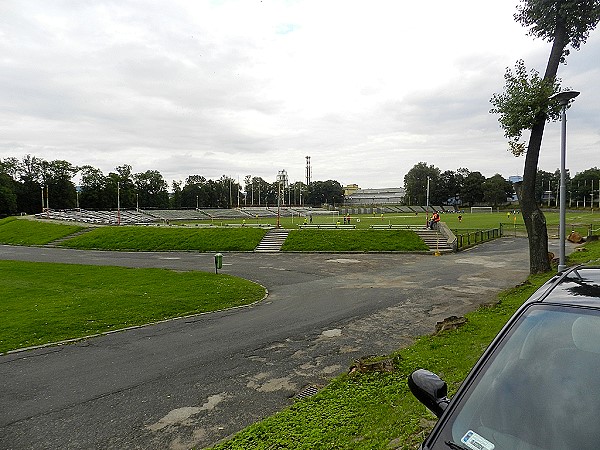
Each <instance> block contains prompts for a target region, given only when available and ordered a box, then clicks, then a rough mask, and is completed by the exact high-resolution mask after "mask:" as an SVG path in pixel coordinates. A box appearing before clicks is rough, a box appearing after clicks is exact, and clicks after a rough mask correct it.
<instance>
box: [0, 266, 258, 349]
mask: <svg viewBox="0 0 600 450" xmlns="http://www.w3.org/2000/svg"><path fill="white" fill-rule="evenodd" d="M0 292H2V295H1V296H0V313H1V317H2V320H1V321H0V352H6V351H8V350H14V349H17V348H22V347H29V346H34V345H40V344H46V343H49V342H56V341H60V340H65V339H72V338H78V337H82V336H87V335H92V334H96V333H102V332H105V331H111V330H117V329H122V328H126V327H130V326H134V325H143V324H147V323H151V322H156V321H159V320H164V319H168V318H172V317H178V316H183V315H188V314H196V313H201V312H208V311H215V310H220V309H225V308H231V307H234V306H240V305H246V304H249V303H253V302H255V301H257V300H260V299H261V298H263V296H264V295H265V289H264V288H263V287H262V286H259V285H257V284H255V283H252V282H250V281H247V280H243V279H241V278H237V277H233V276H230V275H225V274H219V275H215V274H212V273H205V272H175V271H170V270H163V269H130V268H124V267H105V266H84V265H76V264H50V263H29V262H19V261H0Z"/></svg>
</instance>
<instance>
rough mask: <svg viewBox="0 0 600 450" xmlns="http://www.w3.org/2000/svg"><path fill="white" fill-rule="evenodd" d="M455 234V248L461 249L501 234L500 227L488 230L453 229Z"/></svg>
mask: <svg viewBox="0 0 600 450" xmlns="http://www.w3.org/2000/svg"><path fill="white" fill-rule="evenodd" d="M453 233H454V235H455V236H456V250H463V249H465V248H467V247H471V246H473V245H475V244H479V243H481V242H486V241H491V240H492V239H496V238H499V237H501V236H502V231H501V228H490V229H489V230H464V229H463V230H453Z"/></svg>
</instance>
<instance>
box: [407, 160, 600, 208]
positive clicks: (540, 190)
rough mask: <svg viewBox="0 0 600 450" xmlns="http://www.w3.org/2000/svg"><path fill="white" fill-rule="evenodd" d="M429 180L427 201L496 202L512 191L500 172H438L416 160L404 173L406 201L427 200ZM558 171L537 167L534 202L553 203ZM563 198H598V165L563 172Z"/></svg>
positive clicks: (585, 201) (575, 201) (578, 202)
mask: <svg viewBox="0 0 600 450" xmlns="http://www.w3.org/2000/svg"><path fill="white" fill-rule="evenodd" d="M428 180H429V203H430V204H431V205H438V204H444V205H445V204H448V203H449V204H460V205H470V206H472V205H478V204H485V205H489V206H499V205H504V204H506V201H507V198H511V197H513V195H515V190H514V189H515V187H514V185H513V183H511V182H509V181H507V180H505V179H504V177H503V176H502V175H500V174H496V175H494V176H492V177H490V178H486V177H484V176H483V175H482V174H481V173H480V172H471V171H469V170H468V169H464V168H461V169H457V170H456V171H453V170H446V171H445V172H442V171H441V170H440V169H438V168H437V167H435V166H433V165H427V163H424V162H420V163H418V164H416V165H414V166H413V168H412V169H410V170H409V171H408V173H407V174H406V176H405V177H404V188H405V189H406V197H405V202H406V203H407V204H410V205H424V204H425V203H426V200H427V181H428ZM559 185H560V171H559V170H558V169H557V170H556V171H555V172H554V173H551V172H545V171H543V170H538V171H537V177H536V183H535V201H536V203H537V204H540V205H541V204H545V203H546V202H550V203H551V204H552V205H553V206H555V205H556V201H557V198H558V194H557V193H558V188H559ZM566 185H567V202H568V203H569V205H571V206H573V207H575V206H583V205H590V206H591V200H592V199H594V201H595V202H597V201H598V189H600V169H598V168H597V167H593V168H591V169H587V170H585V171H583V172H580V173H578V174H577V175H575V176H574V177H573V178H571V177H570V175H569V173H567V179H566Z"/></svg>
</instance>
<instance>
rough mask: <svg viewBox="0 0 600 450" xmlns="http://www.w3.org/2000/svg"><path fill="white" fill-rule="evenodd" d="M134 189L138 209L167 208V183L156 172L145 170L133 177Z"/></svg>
mask: <svg viewBox="0 0 600 450" xmlns="http://www.w3.org/2000/svg"><path fill="white" fill-rule="evenodd" d="M133 181H134V184H135V189H136V191H137V193H138V195H139V204H140V208H142V207H143V208H168V207H169V192H168V191H167V182H166V181H165V179H164V178H163V176H162V175H161V173H160V172H159V171H157V170H147V171H145V172H142V173H136V174H135V175H134V176H133Z"/></svg>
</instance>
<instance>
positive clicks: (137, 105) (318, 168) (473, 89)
mask: <svg viewBox="0 0 600 450" xmlns="http://www.w3.org/2000/svg"><path fill="white" fill-rule="evenodd" d="M517 3H518V2H517V0H488V1H481V0H455V1H452V2H449V1H447V0H430V1H426V2H425V1H407V0H404V1H399V0H360V1H358V0H339V1H338V0H314V1H313V0H287V1H284V0H262V1H261V0H230V1H229V0H221V1H218V0H215V1H204V0H154V1H150V0H139V1H135V0H87V1H86V0H2V1H0V158H6V157H9V156H15V157H18V158H22V157H23V156H24V155H26V154H31V155H34V156H38V157H40V158H43V159H46V160H48V161H52V160H55V159H64V160H67V161H69V162H71V163H73V164H76V165H84V164H89V165H92V166H94V167H97V168H99V169H101V170H102V171H103V172H104V173H105V174H108V172H109V171H112V170H114V168H115V167H117V166H119V165H123V164H130V165H131V166H132V168H133V171H134V172H143V171H146V170H149V169H155V170H159V171H160V172H161V173H162V175H163V176H164V178H165V179H166V180H167V181H168V182H169V184H170V183H171V181H172V180H185V178H186V177H187V176H188V175H194V174H197V175H203V176H205V177H207V178H219V177H220V176H221V175H227V176H231V177H233V178H234V179H237V178H238V177H239V179H240V181H242V182H243V179H244V176H245V175H252V176H260V177H262V178H264V179H265V180H267V181H270V182H271V181H275V177H276V175H277V172H278V171H279V170H281V169H285V170H287V172H288V174H289V177H290V181H292V182H293V181H304V177H305V162H306V161H305V156H307V155H309V156H311V162H312V174H313V176H312V179H313V181H314V180H328V179H334V180H337V181H339V182H340V183H342V184H349V183H356V184H358V185H359V186H360V187H362V188H377V187H398V186H402V185H403V184H404V181H403V180H404V175H405V174H406V172H407V171H408V170H410V169H411V168H412V167H413V166H414V165H415V164H416V163H418V162H421V161H422V162H426V163H428V164H432V165H435V166H436V167H438V168H439V169H441V170H442V171H444V170H456V169H458V168H459V167H466V168H468V169H470V170H471V171H480V172H481V173H482V174H484V175H485V176H486V177H489V176H492V175H494V174H495V173H500V174H502V175H504V176H505V177H508V176H510V175H521V174H522V171H523V164H524V159H523V158H515V157H514V156H512V155H511V154H510V153H509V152H508V151H507V150H506V148H507V143H506V140H505V138H504V136H503V132H502V130H501V129H500V128H499V125H498V121H497V116H494V115H491V114H489V109H490V108H491V105H490V103H489V99H490V98H491V96H492V95H493V94H494V93H495V92H501V91H502V87H503V85H504V79H503V75H504V72H505V69H506V67H508V66H510V67H514V64H515V62H516V60H517V59H524V60H525V63H526V65H527V67H528V68H535V69H537V70H538V71H540V72H541V73H543V71H544V69H545V64H546V60H547V57H548V54H549V51H550V44H549V43H547V42H543V41H540V40H534V39H533V38H531V37H529V36H527V35H526V30H525V29H523V28H522V27H521V26H520V25H519V24H517V23H516V22H515V21H514V19H513V13H514V12H515V8H516V5H517ZM599 62H600V30H598V31H595V32H592V34H591V36H590V39H589V40H588V42H587V44H585V45H584V46H582V49H581V50H580V51H579V52H573V53H572V54H571V56H570V57H569V59H568V64H567V65H566V66H564V65H563V66H561V67H560V68H559V76H560V77H561V78H562V80H563V85H564V86H569V87H571V88H573V89H576V90H579V91H581V95H580V96H579V97H578V98H577V100H576V101H575V103H574V105H573V107H572V108H571V109H570V110H569V112H568V119H569V125H568V141H567V145H568V158H567V166H568V167H569V168H570V170H571V173H572V174H573V175H574V174H575V173H577V172H580V171H582V170H585V169H587V168H590V167H593V166H600V152H599V148H600V87H599V84H600V66H599ZM559 151H560V125H559V124H557V123H553V124H549V125H548V126H547V127H546V133H545V135H544V143H543V147H542V152H541V158H540V169H543V170H547V171H551V172H553V171H554V170H555V169H557V168H558V167H559V165H560V160H559V155H560V153H559Z"/></svg>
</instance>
